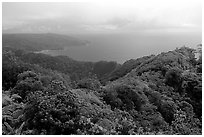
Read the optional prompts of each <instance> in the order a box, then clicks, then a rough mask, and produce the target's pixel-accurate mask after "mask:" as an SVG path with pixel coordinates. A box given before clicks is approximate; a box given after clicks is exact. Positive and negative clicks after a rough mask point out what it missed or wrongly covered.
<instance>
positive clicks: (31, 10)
mask: <svg viewBox="0 0 204 137" xmlns="http://www.w3.org/2000/svg"><path fill="white" fill-rule="evenodd" d="M2 11H3V13H2V30H3V33H65V34H69V33H76V34H78V33H80V34H82V33H139V32H142V33H148V34H154V33H164V32H166V33H201V32H202V4H201V0H134V1H128V2H127V1H126V2H125V1H123V2H122V1H119V2H117V1H115V2H114V1H110V2H108V1H101V2H99V1H97V2H64V3H58V2H54V3H42V2H38V3H31V2H30V3H25V2H24V3H22V2H17V3H12V2H9V3H6V2H4V3H3V6H2Z"/></svg>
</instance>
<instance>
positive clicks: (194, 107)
mask: <svg viewBox="0 0 204 137" xmlns="http://www.w3.org/2000/svg"><path fill="white" fill-rule="evenodd" d="M3 44H4V43H3ZM199 46H200V47H201V46H202V45H199ZM31 51H33V50H27V49H26V50H23V49H22V48H20V49H17V48H15V49H14V48H12V47H4V48H3V51H2V53H3V55H2V80H3V81H2V88H3V89H2V133H3V134H6V135H8V134H10V135H11V134H12V135H14V134H15V135H69V134H77V135H87V134H88V135H110V134H111V135H155V134H156V135H157V134H159V135H160V134H168V135H172V134H179V135H180V134H181V135H187V134H192V135H196V134H202V58H201V57H202V53H201V50H200V52H199V54H200V57H199V59H196V58H195V55H194V53H195V50H194V49H191V48H188V47H181V48H179V49H175V50H173V51H169V52H165V53H161V54H159V55H151V56H146V57H141V58H138V59H132V60H129V61H127V62H125V63H124V64H122V65H119V64H117V63H116V62H106V61H101V62H96V63H93V62H79V61H75V60H73V59H71V58H69V57H67V56H56V57H52V56H49V55H44V54H39V53H33V52H31Z"/></svg>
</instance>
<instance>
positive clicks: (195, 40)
mask: <svg viewBox="0 0 204 137" xmlns="http://www.w3.org/2000/svg"><path fill="white" fill-rule="evenodd" d="M77 37H79V38H81V39H84V40H88V41H89V42H90V43H89V44H88V45H85V46H78V47H69V48H67V49H65V50H53V51H44V53H46V54H50V55H53V56H56V55H67V56H69V57H71V58H73V59H75V60H81V61H100V60H106V61H117V62H119V63H123V62H124V61H126V60H128V59H136V58H138V57H142V56H145V55H151V54H159V53H161V52H166V51H169V50H174V49H175V48H177V47H181V46H183V45H185V46H188V47H192V48H196V45H198V44H200V43H201V40H202V38H201V37H202V36H201V35H199V34H188V35H187V34H177V35H175V34H174V35H173V34H157V35H151V34H149V35H144V34H94V35H93V34H92V35H91V34H89V35H77Z"/></svg>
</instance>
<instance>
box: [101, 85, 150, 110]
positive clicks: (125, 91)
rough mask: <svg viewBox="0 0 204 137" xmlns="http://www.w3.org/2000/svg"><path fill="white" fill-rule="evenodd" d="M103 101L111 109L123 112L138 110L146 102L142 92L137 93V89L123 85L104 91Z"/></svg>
mask: <svg viewBox="0 0 204 137" xmlns="http://www.w3.org/2000/svg"><path fill="white" fill-rule="evenodd" d="M104 100H105V101H106V102H107V103H108V104H110V105H111V106H112V107H113V108H114V107H116V108H120V109H123V110H130V109H136V110H140V107H141V105H142V104H145V103H147V102H148V99H147V97H146V95H145V94H144V93H143V92H142V91H140V90H138V91H137V89H134V88H132V87H130V86H127V85H125V84H122V85H119V84H118V85H117V84H116V85H112V87H108V88H107V89H106V91H105V95H104Z"/></svg>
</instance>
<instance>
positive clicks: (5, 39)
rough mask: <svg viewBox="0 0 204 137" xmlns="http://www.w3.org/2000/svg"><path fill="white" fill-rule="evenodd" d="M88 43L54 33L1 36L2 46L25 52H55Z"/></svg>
mask: <svg viewBox="0 0 204 137" xmlns="http://www.w3.org/2000/svg"><path fill="white" fill-rule="evenodd" d="M87 43H88V41H85V40H80V39H78V38H75V37H70V36H67V35H61V34H54V33H42V34H37V33H15V34H3V35H2V46H3V47H12V48H16V49H23V50H27V51H41V50H57V49H63V48H65V47H70V46H84V45H87Z"/></svg>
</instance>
